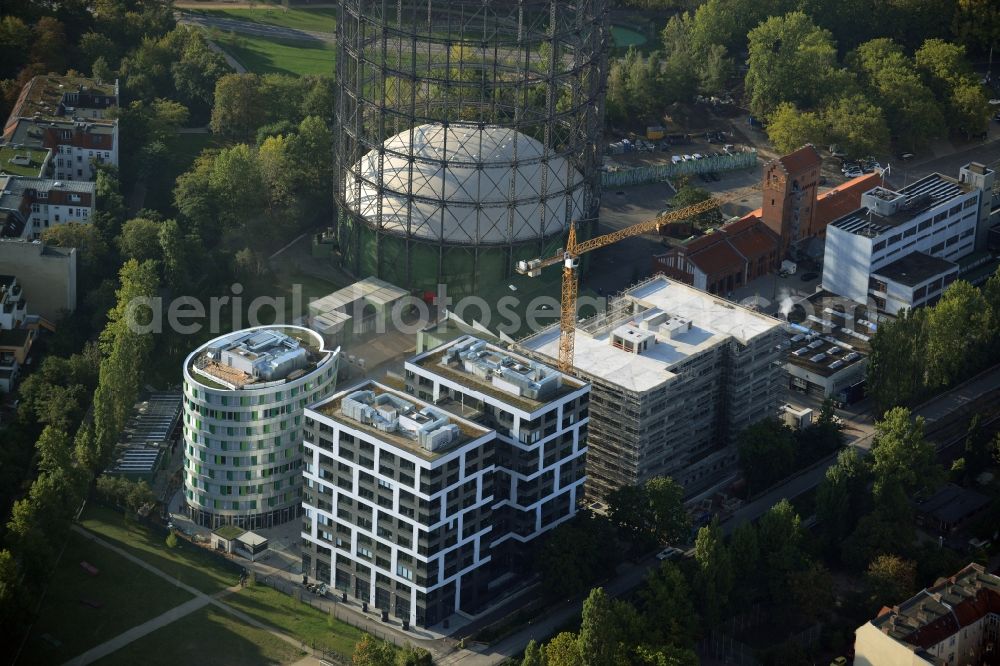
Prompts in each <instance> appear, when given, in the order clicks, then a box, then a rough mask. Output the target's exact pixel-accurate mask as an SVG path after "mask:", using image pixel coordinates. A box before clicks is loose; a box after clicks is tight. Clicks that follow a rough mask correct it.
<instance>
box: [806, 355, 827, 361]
mask: <svg viewBox="0 0 1000 666" xmlns="http://www.w3.org/2000/svg"><path fill="white" fill-rule="evenodd" d="M809 360H810V361H812V362H813V363H822V362H823V361H825V360H826V354H816V355H815V356H813V357H811V358H810V359H809Z"/></svg>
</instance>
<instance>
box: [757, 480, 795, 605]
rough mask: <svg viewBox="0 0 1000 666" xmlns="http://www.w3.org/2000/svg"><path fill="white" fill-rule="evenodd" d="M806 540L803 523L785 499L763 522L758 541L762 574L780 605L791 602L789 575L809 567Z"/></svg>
mask: <svg viewBox="0 0 1000 666" xmlns="http://www.w3.org/2000/svg"><path fill="white" fill-rule="evenodd" d="M803 538H804V535H803V532H802V520H801V518H799V515H798V514H797V513H796V512H795V507H793V506H792V504H791V502H789V501H788V500H786V499H783V500H781V501H780V502H778V503H777V504H775V505H774V506H773V507H771V508H770V509H769V510H768V512H767V513H765V514H764V515H763V516H761V518H760V522H759V524H758V528H757V539H758V544H759V548H760V554H761V560H762V565H763V571H764V572H765V577H766V579H767V581H768V587H769V589H770V592H771V596H772V598H774V599H776V600H778V601H782V600H788V599H789V590H788V586H787V582H788V575H789V574H790V573H792V572H793V571H801V570H802V569H804V568H805V567H806V565H807V561H806V557H805V552H804V551H803V548H802V543H803Z"/></svg>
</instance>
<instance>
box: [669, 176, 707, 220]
mask: <svg viewBox="0 0 1000 666" xmlns="http://www.w3.org/2000/svg"><path fill="white" fill-rule="evenodd" d="M711 196H712V193H711V192H709V191H708V190H706V189H705V188H703V187H697V186H695V185H692V184H691V181H690V180H689V179H688V178H682V179H681V180H680V188H679V189H678V190H677V193H676V194H674V196H673V197H672V198H671V199H670V207H671V208H673V209H675V210H680V209H681V208H687V207H688V206H693V205H695V204H698V203H701V202H702V201H705V200H707V199H709V198H711ZM690 219H691V220H693V221H694V222H695V223H696V224H697V225H698V226H707V225H709V224H711V223H712V222H713V221H717V220H718V214H717V213H716V212H715V211H706V212H704V213H699V214H698V215H695V216H694V217H693V218H690Z"/></svg>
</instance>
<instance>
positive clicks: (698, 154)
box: [692, 153, 705, 160]
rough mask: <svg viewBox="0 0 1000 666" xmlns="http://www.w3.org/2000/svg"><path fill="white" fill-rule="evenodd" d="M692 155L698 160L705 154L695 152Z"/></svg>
mask: <svg viewBox="0 0 1000 666" xmlns="http://www.w3.org/2000/svg"><path fill="white" fill-rule="evenodd" d="M692 157H693V158H695V159H696V160H700V159H704V158H705V156H704V155H702V154H701V153H695V154H694V155H692Z"/></svg>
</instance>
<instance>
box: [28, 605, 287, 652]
mask: <svg viewBox="0 0 1000 666" xmlns="http://www.w3.org/2000/svg"><path fill="white" fill-rule="evenodd" d="M304 656H305V653H304V652H302V651H301V650H298V649H296V648H295V647H294V646H293V645H289V644H288V643H286V642H285V641H283V640H281V639H280V638H278V637H277V636H275V635H273V634H271V633H269V632H266V631H264V630H262V629H257V628H256V627H252V626H250V625H248V624H245V623H244V622H241V621H240V620H238V619H236V618H234V617H233V616H231V615H229V614H228V613H226V612H224V611H222V610H221V609H219V608H215V607H213V606H207V607H205V608H202V609H201V610H199V611H196V612H194V613H191V614H190V615H188V616H186V617H183V618H181V619H180V620H177V621H176V622H173V623H171V624H169V625H167V626H165V627H163V628H162V629H158V630H156V631H154V632H153V633H151V634H149V635H147V636H144V637H143V638H140V639H139V640H137V641H135V642H133V643H130V644H129V645H127V646H125V647H124V648H122V649H121V650H118V651H117V652H114V653H112V654H111V655H109V656H108V657H106V658H105V659H102V660H101V661H99V662H97V663H98V664H102V665H111V664H121V665H122V666H134V665H135V664H143V666H157V665H159V664H163V666H177V664H211V665H212V666H244V665H246V664H254V665H255V666H259V665H263V664H288V663H292V662H295V661H298V660H299V659H301V658H302V657H304ZM26 663H27V662H26Z"/></svg>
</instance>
